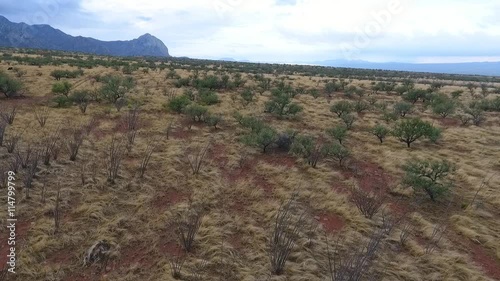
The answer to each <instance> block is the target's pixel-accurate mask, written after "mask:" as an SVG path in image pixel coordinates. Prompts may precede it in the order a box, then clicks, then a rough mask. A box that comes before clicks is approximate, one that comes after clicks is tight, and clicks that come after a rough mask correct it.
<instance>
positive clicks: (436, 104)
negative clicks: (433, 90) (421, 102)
mask: <svg viewBox="0 0 500 281" xmlns="http://www.w3.org/2000/svg"><path fill="white" fill-rule="evenodd" d="M431 108H432V112H433V113H434V114H437V115H440V116H441V117H442V118H446V117H447V116H448V115H450V114H453V113H455V109H456V103H455V101H453V100H451V99H450V98H449V97H448V96H446V95H444V94H440V95H437V96H436V97H434V99H433V100H432V102H431Z"/></svg>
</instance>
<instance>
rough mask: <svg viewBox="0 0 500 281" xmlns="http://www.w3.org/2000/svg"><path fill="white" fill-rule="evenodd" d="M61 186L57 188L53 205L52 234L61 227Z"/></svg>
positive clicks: (57, 231)
mask: <svg viewBox="0 0 500 281" xmlns="http://www.w3.org/2000/svg"><path fill="white" fill-rule="evenodd" d="M60 202H61V188H60V187H59V188H58V189H57V195H56V205H55V206H54V234H58V233H59V230H60V227H61V204H60Z"/></svg>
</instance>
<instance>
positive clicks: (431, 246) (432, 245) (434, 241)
mask: <svg viewBox="0 0 500 281" xmlns="http://www.w3.org/2000/svg"><path fill="white" fill-rule="evenodd" d="M446 229H447V226H446V225H441V224H436V225H435V226H434V228H433V229H432V234H431V237H430V238H429V242H428V243H427V245H426V246H425V253H426V254H431V253H432V252H434V250H435V249H436V248H438V247H439V242H440V241H441V239H442V238H443V236H444V234H445V233H446Z"/></svg>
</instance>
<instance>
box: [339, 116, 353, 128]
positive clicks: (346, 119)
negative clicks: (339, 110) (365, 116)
mask: <svg viewBox="0 0 500 281" xmlns="http://www.w3.org/2000/svg"><path fill="white" fill-rule="evenodd" d="M340 120H342V122H344V125H345V127H346V129H347V130H350V129H352V126H353V125H354V122H355V121H356V117H354V115H352V114H342V116H340Z"/></svg>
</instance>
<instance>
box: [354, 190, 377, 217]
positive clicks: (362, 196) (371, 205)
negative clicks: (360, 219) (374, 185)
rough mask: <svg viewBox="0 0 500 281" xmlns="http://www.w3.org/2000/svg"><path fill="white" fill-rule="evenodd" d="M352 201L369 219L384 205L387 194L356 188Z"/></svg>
mask: <svg viewBox="0 0 500 281" xmlns="http://www.w3.org/2000/svg"><path fill="white" fill-rule="evenodd" d="M351 201H352V202H353V203H354V204H355V205H356V207H357V208H358V210H359V211H360V212H361V213H362V214H363V215H364V216H365V218H367V219H371V218H372V217H373V216H374V215H375V214H376V213H377V212H378V210H379V209H380V207H382V205H383V204H384V201H385V196H384V194H383V193H382V192H375V193H374V192H368V191H365V190H363V189H361V188H359V189H354V190H353V191H352V195H351Z"/></svg>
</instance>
